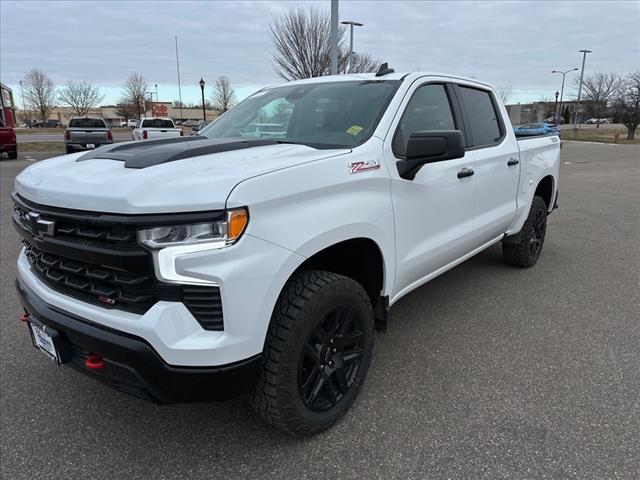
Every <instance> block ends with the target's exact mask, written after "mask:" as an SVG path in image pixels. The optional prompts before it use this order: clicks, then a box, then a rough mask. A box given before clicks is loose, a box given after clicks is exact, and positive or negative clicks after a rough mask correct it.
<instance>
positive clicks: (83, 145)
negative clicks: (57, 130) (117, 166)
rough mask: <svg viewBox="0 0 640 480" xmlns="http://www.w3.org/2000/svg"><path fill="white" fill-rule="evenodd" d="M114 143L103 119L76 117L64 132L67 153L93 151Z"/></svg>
mask: <svg viewBox="0 0 640 480" xmlns="http://www.w3.org/2000/svg"><path fill="white" fill-rule="evenodd" d="M107 143H113V135H112V134H111V130H110V129H109V127H108V126H107V124H106V122H105V121H104V120H103V119H102V118H97V117H74V118H72V119H71V120H69V126H68V127H67V129H66V130H65V132H64V145H65V147H66V149H67V153H73V152H76V151H80V150H93V149H94V148H96V147H99V146H100V145H105V144H107Z"/></svg>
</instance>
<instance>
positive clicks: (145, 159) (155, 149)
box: [76, 136, 280, 168]
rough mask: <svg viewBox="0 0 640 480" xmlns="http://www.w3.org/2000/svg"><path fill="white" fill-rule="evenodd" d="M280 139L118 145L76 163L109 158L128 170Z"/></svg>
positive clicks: (181, 139) (197, 139)
mask: <svg viewBox="0 0 640 480" xmlns="http://www.w3.org/2000/svg"><path fill="white" fill-rule="evenodd" d="M278 143H280V142H278V141H276V140H267V139H251V140H247V139H244V138H207V137H198V136H194V137H178V138H163V139H160V140H145V141H142V142H128V143H114V144H111V145H105V146H103V147H99V148H96V149H95V150H92V151H91V152H89V153H86V154H84V155H82V156H81V157H79V158H78V159H77V160H76V162H82V161H85V160H94V159H105V160H119V161H122V162H124V166H125V168H147V167H153V166H154V165H160V164H162V163H168V162H174V161H176V160H183V159H185V158H193V157H199V156H201V155H210V154H213V153H222V152H231V151H234V150H242V149H245V148H253V147H263V146H266V145H277V144H278Z"/></svg>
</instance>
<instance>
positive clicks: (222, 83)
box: [211, 75, 236, 113]
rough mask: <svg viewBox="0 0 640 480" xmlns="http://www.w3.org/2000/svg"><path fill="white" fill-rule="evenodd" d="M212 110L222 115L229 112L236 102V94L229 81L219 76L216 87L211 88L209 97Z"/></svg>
mask: <svg viewBox="0 0 640 480" xmlns="http://www.w3.org/2000/svg"><path fill="white" fill-rule="evenodd" d="M211 101H212V104H213V108H215V109H216V110H219V111H220V112H222V113H224V112H226V111H227V110H229V109H230V108H231V107H232V106H233V104H234V103H235V101H236V93H235V90H234V89H233V87H232V86H231V83H230V82H229V79H228V78H227V77H225V76H224V75H220V76H219V77H218V79H217V80H216V86H215V87H213V93H212V95H211Z"/></svg>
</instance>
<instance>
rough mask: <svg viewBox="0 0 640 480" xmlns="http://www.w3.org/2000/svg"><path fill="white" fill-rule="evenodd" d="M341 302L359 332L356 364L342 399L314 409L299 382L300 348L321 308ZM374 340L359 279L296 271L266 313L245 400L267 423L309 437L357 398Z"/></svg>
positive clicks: (371, 319)
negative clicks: (257, 366)
mask: <svg viewBox="0 0 640 480" xmlns="http://www.w3.org/2000/svg"><path fill="white" fill-rule="evenodd" d="M345 306H346V307H347V308H351V309H352V310H350V311H351V312H353V314H354V316H355V318H357V319H358V322H360V323H359V325H361V331H362V333H363V334H364V335H363V340H364V342H363V346H362V356H361V357H360V364H359V367H358V369H357V370H356V373H355V377H354V378H353V380H352V383H351V386H350V387H349V389H348V390H347V391H346V393H344V396H343V397H342V398H341V400H339V401H338V403H337V404H335V405H333V406H332V407H328V408H329V409H328V410H325V411H314V410H312V409H311V408H310V407H308V406H307V404H305V401H303V398H302V393H301V388H302V387H301V386H299V383H300V382H299V379H300V377H299V368H300V366H301V365H302V363H301V362H302V361H303V360H302V358H303V348H304V346H305V344H306V343H307V342H308V341H309V339H310V338H312V337H311V335H312V333H311V332H312V331H315V328H316V327H317V325H319V322H321V321H323V320H321V319H323V318H325V316H326V312H329V311H331V309H335V308H344V307H345ZM373 339H374V316H373V309H372V307H371V301H370V299H369V296H368V295H367V293H366V292H365V290H364V288H363V287H362V286H361V285H360V284H359V283H357V282H356V281H355V280H352V279H351V278H348V277H345V276H342V275H338V274H335V273H331V272H325V271H303V272H300V273H297V274H295V275H294V276H293V277H292V278H291V279H290V280H289V281H288V282H287V284H286V285H285V287H284V289H283V291H282V292H281V294H280V297H279V298H278V301H277V303H276V306H275V308H274V312H273V315H272V317H271V323H270V325H269V330H268V332H267V337H266V341H265V346H264V351H263V353H262V364H261V372H260V376H259V379H258V381H257V382H256V386H255V388H254V391H253V394H252V395H251V399H250V401H251V404H252V406H253V408H254V410H255V411H256V412H257V413H258V415H260V417H261V418H262V419H263V420H264V421H266V422H267V423H268V424H270V425H272V426H274V427H276V428H277V429H279V430H281V431H283V432H286V433H288V434H291V435H295V436H304V435H313V434H316V433H318V432H321V431H322V430H325V429H327V428H328V427H330V426H331V425H333V424H334V423H335V422H336V420H338V419H339V418H340V417H341V416H342V415H343V414H344V413H345V412H346V411H347V410H348V409H349V407H350V405H351V404H352V403H353V400H354V399H355V397H356V396H357V394H358V392H359V390H360V387H361V386H362V383H363V382H364V379H365V377H366V374H367V369H368V367H369V363H370V361H371V354H372V350H373ZM332 341H333V340H332ZM334 351H335V350H334ZM325 368H326V366H325ZM324 388H326V387H324Z"/></svg>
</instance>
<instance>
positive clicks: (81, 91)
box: [58, 81, 104, 117]
mask: <svg viewBox="0 0 640 480" xmlns="http://www.w3.org/2000/svg"><path fill="white" fill-rule="evenodd" d="M103 99H104V95H101V94H100V89H99V88H98V87H97V86H95V85H92V84H90V83H87V82H85V81H82V82H67V83H66V84H65V85H64V86H63V87H62V88H61V89H60V91H59V92H58V100H59V101H60V102H61V103H62V104H63V105H66V106H67V107H69V108H70V109H71V110H72V111H73V113H74V114H75V115H77V116H79V117H84V116H85V115H87V114H88V113H89V110H91V109H92V108H93V107H95V106H96V105H97V104H98V103H100V102H101V101H102V100H103Z"/></svg>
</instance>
